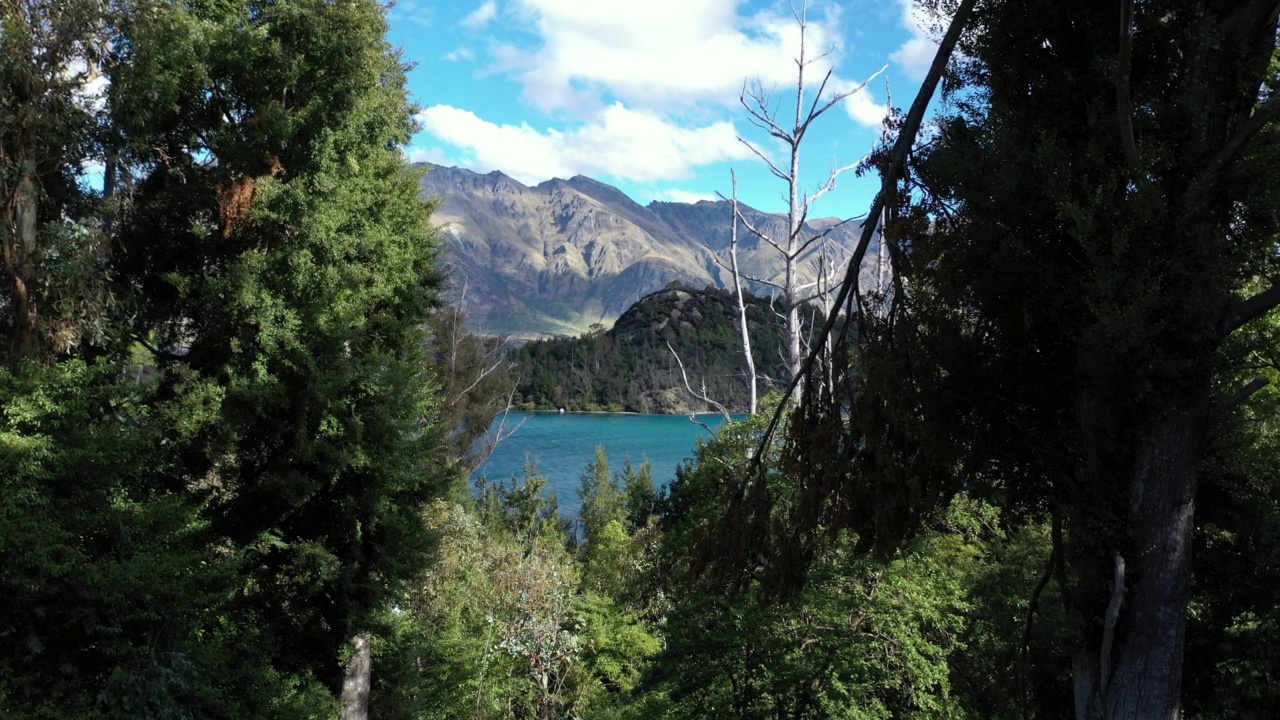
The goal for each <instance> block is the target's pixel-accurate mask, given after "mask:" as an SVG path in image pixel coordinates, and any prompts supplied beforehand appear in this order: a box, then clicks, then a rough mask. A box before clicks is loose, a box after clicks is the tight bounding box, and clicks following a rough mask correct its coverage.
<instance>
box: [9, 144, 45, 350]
mask: <svg viewBox="0 0 1280 720" xmlns="http://www.w3.org/2000/svg"><path fill="white" fill-rule="evenodd" d="M23 164H26V163H23ZM29 164H30V165H34V164H35V163H34V162H33V161H29ZM39 192H40V191H39V189H38V187H37V185H36V178H35V177H34V176H33V175H32V174H31V173H24V174H23V176H22V178H21V179H20V180H19V181H18V185H17V188H16V189H15V191H14V194H13V200H12V202H13V204H12V205H11V206H10V208H9V212H8V213H6V214H8V215H9V218H10V220H9V223H10V227H9V232H10V233H11V235H10V237H9V238H7V242H6V243H5V248H4V264H5V266H6V270H7V271H8V275H9V278H8V281H9V286H10V288H11V292H12V293H13V319H12V321H11V322H12V323H13V324H12V325H11V326H10V337H9V342H10V348H11V350H12V351H13V353H14V357H15V358H17V357H30V356H32V355H33V354H35V349H36V315H37V306H36V298H35V297H33V296H32V293H33V291H34V289H35V259H36V258H35V255H36V240H37V238H36V226H37V223H36V218H37V215H38V212H39V200H38V198H39ZM6 234H8V233H6Z"/></svg>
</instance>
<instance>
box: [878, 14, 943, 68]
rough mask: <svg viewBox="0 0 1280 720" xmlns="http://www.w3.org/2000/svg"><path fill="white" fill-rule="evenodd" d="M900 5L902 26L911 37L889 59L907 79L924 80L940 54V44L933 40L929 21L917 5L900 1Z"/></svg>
mask: <svg viewBox="0 0 1280 720" xmlns="http://www.w3.org/2000/svg"><path fill="white" fill-rule="evenodd" d="M898 3H899V5H901V7H902V26H903V27H905V28H906V29H907V31H908V32H910V33H911V37H910V38H908V39H907V41H906V42H904V43H903V44H902V46H901V47H899V48H898V49H897V50H894V51H893V52H892V53H891V54H890V55H889V59H890V60H892V61H894V62H895V63H897V64H898V66H899V67H901V68H902V72H903V73H904V74H906V76H907V77H909V78H911V79H912V80H923V79H924V76H925V75H927V74H929V66H930V65H932V64H933V58H934V56H935V55H937V54H938V43H936V42H934V40H933V37H932V33H931V32H930V27H929V22H928V19H927V18H926V17H925V16H924V14H923V12H922V11H921V10H920V9H919V8H918V7H916V6H915V3H914V2H912V0H898Z"/></svg>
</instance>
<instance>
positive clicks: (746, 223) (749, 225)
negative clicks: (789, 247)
mask: <svg viewBox="0 0 1280 720" xmlns="http://www.w3.org/2000/svg"><path fill="white" fill-rule="evenodd" d="M738 222H741V223H742V226H743V227H745V228H746V229H747V232H749V233H751V234H752V235H755V236H756V237H758V238H760V239H761V240H763V241H765V242H767V243H769V244H770V245H771V246H773V248H774V249H775V250H777V251H778V252H780V253H782V254H783V255H785V254H786V251H785V250H783V249H782V245H780V244H778V242H777V241H776V240H774V239H773V238H772V237H771V236H770V235H769V233H767V232H765V231H763V230H761V229H760V228H758V227H756V226H755V223H753V222H751V221H750V220H748V219H747V216H746V215H743V214H742V210H741V209H739V210H738Z"/></svg>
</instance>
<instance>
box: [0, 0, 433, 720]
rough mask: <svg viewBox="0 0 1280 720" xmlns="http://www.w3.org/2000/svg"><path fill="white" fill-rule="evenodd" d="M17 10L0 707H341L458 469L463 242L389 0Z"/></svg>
mask: <svg viewBox="0 0 1280 720" xmlns="http://www.w3.org/2000/svg"><path fill="white" fill-rule="evenodd" d="M0 12H3V21H4V31H3V34H0V42H3V43H4V53H3V57H4V59H3V61H0V73H2V76H0V87H2V88H3V92H4V97H3V99H4V104H5V108H6V111H5V113H3V114H2V116H0V132H2V133H3V152H0V166H2V167H0V175H3V178H2V179H0V182H3V183H5V198H6V200H4V201H3V202H4V203H7V204H6V205H4V207H3V208H0V210H3V214H4V219H5V224H4V226H3V229H2V230H0V232H2V233H3V236H2V237H0V241H3V243H4V249H5V259H4V262H5V265H4V268H3V269H4V272H5V281H6V286H5V290H4V293H5V294H4V295H3V297H0V307H3V308H4V313H3V315H4V317H3V322H4V323H5V325H6V329H7V331H8V333H9V341H8V342H7V343H6V351H5V361H6V363H5V364H6V366H8V367H10V368H12V370H11V371H7V372H6V374H5V375H4V376H3V379H2V383H3V386H4V392H5V398H4V402H3V408H4V413H3V418H2V419H0V428H2V429H0V434H2V435H3V438H4V440H3V442H4V445H3V447H2V448H0V462H2V463H3V468H0V471H3V475H4V483H5V485H4V488H3V489H4V490H5V493H4V495H5V498H4V500H3V501H2V502H3V505H2V507H0V517H3V518H4V520H3V521H0V542H2V543H3V546H4V549H5V550H6V551H9V550H12V551H13V552H14V553H17V554H23V555H26V556H28V557H30V558H31V561H30V562H23V563H21V564H16V565H13V566H12V569H11V570H10V569H9V568H8V567H6V571H5V572H6V574H5V575H4V578H3V582H4V590H5V592H4V596H5V597H4V600H3V605H2V606H0V616H3V620H4V622H3V626H4V628H3V630H2V631H3V632H5V633H13V634H14V635H15V637H21V638H22V640H21V644H20V645H19V646H18V648H17V650H15V651H14V652H12V653H9V652H8V651H6V652H5V653H4V654H3V656H2V657H0V663H3V665H2V666H0V703H3V704H4V706H5V708H4V709H5V711H6V712H8V711H9V709H10V707H11V706H12V707H13V708H14V710H15V711H17V710H20V711H22V712H29V713H31V714H32V715H34V716H36V717H46V716H57V717H69V716H86V715H95V714H98V715H112V716H128V717H136V716H139V715H142V714H145V713H154V714H163V713H166V712H170V713H174V714H177V715H182V714H184V713H185V714H189V715H190V716H197V717H198V716H214V715H234V716H240V717H259V716H268V715H286V716H287V715H294V714H297V715H319V714H329V713H330V712H331V711H332V710H333V704H334V697H333V692H332V691H336V689H337V687H338V685H339V684H340V681H341V680H342V669H341V665H340V663H339V650H340V648H341V647H342V646H343V644H344V643H345V642H346V641H347V640H348V639H350V638H352V637H353V636H357V635H359V634H362V633H367V632H368V631H369V630H370V629H371V628H372V626H373V619H374V617H375V616H376V615H377V613H379V612H380V611H381V610H383V609H384V608H385V605H386V603H387V601H389V600H390V599H391V598H393V597H395V595H396V589H397V588H398V587H399V586H400V585H401V584H402V583H403V582H404V581H405V580H406V579H408V578H410V577H412V576H414V575H415V574H416V573H417V571H418V570H419V568H420V566H421V564H422V563H423V562H424V560H425V554H424V553H423V549H424V542H425V540H424V534H423V532H422V520H421V517H420V514H419V508H420V507H421V506H422V505H423V504H424V502H425V501H426V500H428V499H430V498H431V497H433V496H435V495H437V494H439V493H440V492H442V491H443V489H444V485H445V483H446V482H447V481H448V476H447V475H445V474H443V473H441V472H440V471H439V469H438V468H439V465H440V464H441V463H440V460H441V455H440V452H439V449H440V448H441V447H442V437H441V433H440V432H439V431H438V427H439V423H438V422H437V420H436V419H435V415H434V412H435V407H434V405H433V403H432V400H431V397H430V394H429V392H428V389H429V387H430V382H429V378H428V377H427V375H426V371H427V357H426V354H425V346H426V341H427V337H426V333H425V331H424V329H423V324H424V322H425V321H426V319H427V317H428V313H429V312H430V311H431V309H432V308H433V307H434V306H435V304H436V294H437V286H438V277H437V275H436V272H435V249H434V248H435V246H434V241H433V238H432V235H431V231H430V227H429V207H428V206H427V205H426V204H424V203H423V202H422V201H421V200H420V199H419V197H418V185H417V179H418V178H417V175H416V174H415V173H414V172H412V171H410V170H409V169H408V168H407V167H406V165H405V163H404V160H403V157H402V154H401V148H402V147H403V145H404V143H406V142H407V141H408V138H409V135H410V133H411V131H412V128H413V123H412V107H411V106H410V105H409V104H408V102H407V101H406V98H405V92H404V87H403V85H404V68H403V66H402V65H401V63H400V61H399V59H398V57H397V55H396V54H395V53H394V52H393V51H391V49H390V48H389V47H388V46H387V45H386V42H385V40H384V34H385V31H386V23H385V19H384V15H383V12H384V11H383V9H382V8H381V7H380V6H379V5H378V4H377V3H376V2H372V1H368V2H366V1H363V0H359V1H351V2H323V1H322V0H290V1H288V2H271V3H264V2H257V1H252V0H235V1H233V2H229V3H212V4H210V3H177V4H175V3H159V2H146V1H144V2H138V3H124V4H116V3H113V4H105V3H104V4H96V3H90V2H79V1H77V2H72V3H63V2H58V3H45V2H36V1H33V2H26V3H10V4H7V5H5V6H4V8H3V10H2V11H0ZM77 68H80V70H77ZM95 72H102V73H104V74H105V76H106V78H107V79H108V80H109V83H108V84H107V85H106V88H107V90H106V94H105V97H104V98H103V99H102V100H101V104H100V105H99V104H97V101H95V100H93V99H92V98H89V99H85V98H83V97H81V95H83V92H82V91H83V89H84V83H85V81H86V80H88V79H89V77H88V76H89V75H92V74H93V73H95ZM86 103H90V104H89V105H86ZM10 110H12V111H13V112H12V114H11V113H10ZM36 119H38V120H39V122H38V123H37V122H35V120H36ZM93 159H96V160H99V161H101V162H102V163H103V164H104V165H105V177H104V180H103V186H102V189H101V190H95V189H93V183H92V182H82V181H83V180H84V178H83V171H82V169H81V168H82V167H83V162H82V161H86V160H93ZM33 186H35V187H33ZM33 218H34V220H33ZM32 227H34V228H35V230H34V235H33V234H32V232H31V228H32ZM33 238H34V240H33ZM107 240H109V241H110V244H109V245H108V243H107ZM33 242H34V245H33ZM33 247H34V250H33ZM108 247H110V248H111V250H112V251H111V252H108V251H107V249H108ZM23 293H26V294H25V295H24V294H23ZM77 293H80V294H81V296H80V297H77V296H76V294H77ZM142 348H146V354H147V355H148V357H147V359H146V361H145V364H146V365H147V367H144V368H142V369H141V370H139V369H138V367H137V366H138V364H139V363H138V360H137V357H136V355H135V351H139V350H141V349H142ZM130 366H132V367H131V369H130V370H129V372H128V373H127V377H128V378H129V379H131V380H134V381H136V382H137V383H138V384H134V383H128V382H124V381H122V377H123V376H126V373H125V369H126V368H130ZM134 370H137V372H134ZM10 491H12V492H10ZM36 527H39V528H40V532H39V533H33V532H32V531H33V530H34V529H35V528H36ZM51 573H54V574H56V575H57V577H58V578H59V581H58V582H57V583H52V582H48V579H49V578H51V577H52V575H51ZM148 578H150V580H148ZM157 578H162V579H165V580H163V581H162V580H158V579H157ZM46 586H48V588H49V590H46V589H44V588H45V587H46ZM53 589H57V590H58V591H59V592H60V596H58V597H55V596H53V595H50V594H49V592H50V591H51V590H53ZM6 645H8V644H7V643H6ZM366 667H367V666H366ZM314 678H318V679H319V680H320V681H322V682H323V685H318V684H317V683H316V681H315V680H314ZM350 679H351V680H353V681H359V680H362V678H359V677H352V678H350ZM355 684H357V685H358V683H355ZM325 686H327V688H328V689H327V690H326V687H325ZM353 687H354V685H353ZM355 694H358V693H355ZM354 706H358V703H354V704H353V703H352V702H349V703H348V707H349V709H350V708H351V707H354Z"/></svg>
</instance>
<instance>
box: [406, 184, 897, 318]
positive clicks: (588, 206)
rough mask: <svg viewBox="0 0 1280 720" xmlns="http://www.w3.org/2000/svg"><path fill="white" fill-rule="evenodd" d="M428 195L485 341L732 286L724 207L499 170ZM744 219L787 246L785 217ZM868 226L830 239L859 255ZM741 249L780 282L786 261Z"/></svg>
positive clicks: (848, 228) (746, 267)
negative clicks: (642, 199)
mask: <svg viewBox="0 0 1280 720" xmlns="http://www.w3.org/2000/svg"><path fill="white" fill-rule="evenodd" d="M422 187H423V191H424V192H425V193H426V194H428V195H431V196H437V197H442V202H441V205H440V207H439V209H438V210H437V211H436V215H435V222H436V223H437V224H439V225H441V226H445V227H447V228H448V232H446V233H442V237H443V239H444V240H445V241H446V247H445V258H444V259H445V263H446V264H447V265H448V266H449V267H450V270H451V275H452V277H453V279H454V284H455V287H454V288H453V290H452V291H451V292H450V293H449V295H448V297H449V298H450V299H451V300H453V301H454V302H461V301H464V300H465V304H466V305H465V307H463V308H462V309H463V310H464V311H466V313H467V314H468V317H469V322H470V324H471V325H472V326H473V327H475V328H477V329H479V330H481V331H482V332H490V333H500V334H507V335H510V336H513V337H515V338H525V339H528V338H533V337H546V336H554V335H576V334H579V333H581V332H583V331H585V330H586V329H587V328H588V327H589V326H590V325H591V324H592V323H597V322H600V323H604V324H606V325H608V324H611V323H612V322H613V321H614V320H615V319H616V318H618V316H619V315H621V314H622V313H623V311H625V310H626V309H627V308H628V307H630V306H631V305H632V304H633V303H635V302H636V301H637V300H639V299H640V298H642V297H644V296H645V295H648V294H650V293H652V292H654V291H656V290H659V289H661V288H663V287H665V286H666V285H667V284H668V283H670V282H672V281H673V280H674V281H679V282H682V283H684V284H686V285H689V286H692V287H705V286H707V285H712V286H717V287H724V286H726V285H730V284H732V280H731V278H729V277H728V276H727V274H726V273H725V271H724V270H723V268H722V266H721V264H720V262H719V261H718V260H717V258H716V257H715V254H716V253H718V252H720V251H722V250H723V249H724V248H726V247H728V245H729V236H730V213H729V211H728V209H727V204H726V203H724V202H715V201H706V200H704V201H700V202H697V203H693V204H689V203H678V202H654V203H650V204H649V205H648V206H647V207H646V206H642V205H640V204H638V203H636V202H635V201H634V200H633V199H631V198H630V197H628V196H627V195H626V194H625V193H623V192H622V191H621V190H619V189H618V188H616V187H614V186H612V185H609V184H607V183H604V182H601V181H599V180H596V179H594V178H590V177H587V176H585V175H575V176H574V177H571V178H569V179H568V180H565V179H561V178H553V179H550V180H547V181H545V182H542V183H539V184H537V185H536V186H534V187H528V186H526V185H523V184H521V183H519V182H518V181H516V180H513V179H512V178H510V177H509V176H507V175H506V174H504V173H502V172H500V171H496V170H495V171H492V172H489V173H486V174H484V175H481V174H479V173H475V172H472V171H470V170H466V169H464V168H450V167H440V168H436V169H435V170H433V171H432V172H429V173H427V174H426V175H425V176H424V177H423V180H422ZM575 196H577V197H575ZM584 201H589V202H584ZM743 210H744V212H746V213H747V215H748V217H750V218H751V219H752V223H753V224H755V225H756V226H757V227H760V228H761V229H763V230H764V231H765V232H768V233H771V234H772V235H774V236H777V237H781V236H783V235H785V233H786V216H783V215H776V214H765V213H757V212H755V211H753V210H749V209H747V208H744V209H743ZM859 227H860V224H859V223H857V222H851V223H847V224H845V225H843V226H841V227H839V228H837V229H835V230H834V231H833V232H832V233H831V236H830V237H831V240H832V241H833V242H835V243H837V244H840V245H846V246H848V247H852V246H853V244H854V242H856V234H855V233H856V232H857V230H858V228H859ZM809 230H810V231H812V232H815V233H816V232H821V229H819V228H816V227H814V226H813V225H811V226H810V228H809ZM740 241H741V242H740V245H739V263H740V264H741V266H742V268H743V272H744V273H746V274H749V275H752V276H755V277H763V278H769V277H772V276H773V275H774V274H776V272H777V271H778V268H779V265H780V258H779V257H778V256H777V253H776V252H775V251H774V250H773V249H772V248H771V247H769V246H768V245H767V244H765V243H762V242H758V241H756V239H755V238H740ZM869 256H873V257H874V256H875V253H874V252H872V253H869ZM816 263H817V260H815V259H814V258H812V257H809V256H808V255H806V256H805V257H804V258H802V259H801V264H802V266H803V268H804V270H803V274H804V275H806V276H811V275H812V273H813V272H814V269H813V268H814V267H816ZM811 266H812V267H811ZM756 290H757V291H765V292H767V290H765V289H764V288H763V287H758V288H756Z"/></svg>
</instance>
